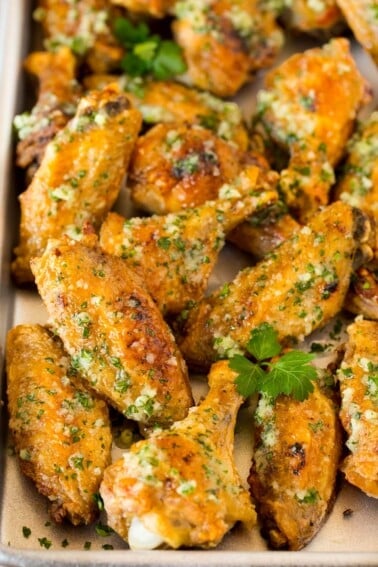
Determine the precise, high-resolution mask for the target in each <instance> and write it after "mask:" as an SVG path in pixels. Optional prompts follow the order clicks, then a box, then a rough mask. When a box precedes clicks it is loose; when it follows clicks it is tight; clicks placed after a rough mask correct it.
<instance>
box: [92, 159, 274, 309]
mask: <svg viewBox="0 0 378 567" xmlns="http://www.w3.org/2000/svg"><path fill="white" fill-rule="evenodd" d="M258 177H259V169H258V168H257V167H255V166H251V167H249V168H247V169H246V170H244V171H243V172H242V173H241V174H240V176H238V177H237V178H236V179H235V180H234V183H233V184H231V185H228V184H227V186H226V187H225V189H226V194H225V198H223V199H217V200H216V201H208V202H207V203H206V204H204V205H201V206H199V207H196V208H193V209H186V210H185V211H182V212H179V213H176V214H175V213H171V214H169V215H164V216H158V215H154V216H152V217H147V218H137V217H135V218H131V219H129V220H125V219H124V218H123V217H121V216H120V215H118V214H116V213H109V215H108V216H107V218H106V219H105V221H104V223H103V225H102V227H101V232H100V245H101V247H102V248H103V249H104V250H105V252H108V253H109V254H115V255H116V256H120V257H121V258H123V259H124V260H125V261H126V262H127V264H128V265H129V266H130V267H131V268H132V269H133V270H135V271H136V272H137V273H139V275H140V276H141V278H142V279H143V280H144V281H145V283H146V286H147V288H148V291H149V292H150V294H151V295H152V297H153V299H154V300H155V301H156V303H157V305H158V306H159V309H160V310H161V311H162V312H163V313H165V314H168V313H179V312H180V311H181V310H182V309H184V308H185V307H186V305H187V304H188V303H190V302H193V301H199V300H200V299H201V298H202V297H203V296H204V293H205V291H206V287H207V283H208V279H209V277H210V275H211V272H212V270H213V268H214V266H215V263H216V261H217V258H218V254H219V252H220V250H221V249H222V247H223V245H224V240H225V234H226V233H227V232H229V231H230V230H231V229H232V228H234V227H235V226H236V225H237V224H239V223H240V222H242V221H243V220H244V219H245V218H246V217H248V216H250V215H252V214H253V213H254V212H259V211H260V210H261V209H264V208H266V207H267V206H268V205H271V204H272V203H273V202H275V201H276V200H277V198H278V194H277V192H276V191H275V190H274V189H273V188H270V190H267V191H265V192H264V191H263V192H261V193H259V192H258V191H256V183H257V179H258ZM227 192H228V193H229V196H228V195H227ZM220 193H222V188H221V190H220Z"/></svg>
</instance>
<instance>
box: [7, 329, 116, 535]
mask: <svg viewBox="0 0 378 567" xmlns="http://www.w3.org/2000/svg"><path fill="white" fill-rule="evenodd" d="M6 362H7V375H8V408H9V414H10V422H9V427H10V430H11V432H12V436H13V440H14V443H15V449H16V453H17V454H18V456H19V459H20V466H21V470H22V472H23V473H25V474H26V475H27V476H29V477H30V478H31V479H32V480H33V481H34V482H35V484H36V486H37V489H38V490H39V492H41V493H42V494H43V495H44V496H47V497H48V499H49V500H50V503H51V504H50V513H51V516H52V518H53V519H54V520H55V521H56V522H58V523H60V522H62V520H63V519H64V518H67V519H68V520H70V521H71V522H72V523H73V524H74V525H78V524H88V523H90V522H92V521H93V520H94V519H95V517H96V515H97V511H98V510H97V505H96V504H95V501H94V499H93V495H94V494H95V493H97V492H98V489H99V486H100V482H101V479H102V475H103V472H104V469H105V467H107V466H108V465H109V464H110V450H111V445H112V436H111V431H110V421H109V415H108V408H107V406H106V404H105V402H103V401H102V400H100V399H97V398H96V396H94V395H92V394H90V393H89V392H88V391H87V390H86V389H85V387H84V386H83V384H82V383H81V381H80V379H79V378H78V377H76V376H74V375H73V374H72V371H71V366H70V358H69V356H68V355H67V354H66V352H65V351H64V349H63V346H62V344H61V342H60V340H59V338H58V337H56V336H54V335H53V334H52V333H51V332H50V331H49V330H48V329H46V328H44V327H42V326H40V325H19V326H17V327H14V328H13V329H12V330H11V331H9V333H8V338H7V353H6Z"/></svg>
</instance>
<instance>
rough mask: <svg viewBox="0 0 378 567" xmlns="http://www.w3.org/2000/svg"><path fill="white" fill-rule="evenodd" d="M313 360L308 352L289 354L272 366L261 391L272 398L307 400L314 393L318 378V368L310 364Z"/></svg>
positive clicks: (292, 352)
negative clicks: (314, 382) (285, 397)
mask: <svg viewBox="0 0 378 567" xmlns="http://www.w3.org/2000/svg"><path fill="white" fill-rule="evenodd" d="M313 358H314V356H313V355H312V354H309V353H306V352H301V351H295V350H293V351H291V352H287V353H286V354H284V355H283V356H282V357H281V358H280V359H279V360H278V361H277V362H274V363H273V364H272V365H271V367H270V371H269V372H268V373H267V374H266V375H265V376H264V379H263V381H262V383H261V391H262V392H264V393H265V394H267V395H268V396H270V397H271V398H276V397H277V396H279V395H280V394H286V395H287V396H290V395H292V396H293V398H294V399H295V400H299V401H302V400H305V399H306V398H307V397H308V395H309V394H310V393H311V392H313V391H314V385H313V384H312V380H315V379H316V377H317V372H316V368H315V367H314V366H312V365H311V364H309V363H310V362H311V360H312V359H313Z"/></svg>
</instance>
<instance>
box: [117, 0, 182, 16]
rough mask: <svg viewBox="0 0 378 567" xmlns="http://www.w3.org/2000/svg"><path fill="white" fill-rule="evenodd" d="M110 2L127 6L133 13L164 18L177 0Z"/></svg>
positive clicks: (122, 0) (123, 0) (118, 0)
mask: <svg viewBox="0 0 378 567" xmlns="http://www.w3.org/2000/svg"><path fill="white" fill-rule="evenodd" d="M110 2H111V3H112V4H115V5H116V6H122V7H123V8H127V10H129V12H132V13H133V12H135V13H136V14H146V15H148V16H152V17H154V18H163V17H164V16H166V15H167V14H169V11H170V10H171V8H172V6H173V5H174V4H175V2H176V0H110Z"/></svg>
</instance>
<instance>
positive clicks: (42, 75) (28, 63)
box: [15, 47, 81, 181]
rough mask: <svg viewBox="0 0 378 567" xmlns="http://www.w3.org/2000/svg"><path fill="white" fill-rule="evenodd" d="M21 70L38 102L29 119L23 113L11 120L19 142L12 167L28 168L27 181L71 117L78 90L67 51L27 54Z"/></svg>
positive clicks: (73, 58)
mask: <svg viewBox="0 0 378 567" xmlns="http://www.w3.org/2000/svg"><path fill="white" fill-rule="evenodd" d="M24 67H25V69H26V71H27V72H28V73H30V74H32V75H35V76H36V77H37V79H38V83H39V85H38V100H37V102H36V104H35V106H34V107H33V109H32V111H31V113H30V115H29V114H27V113H24V114H22V115H20V116H18V117H16V119H15V124H16V126H19V128H18V130H19V138H20V141H19V143H18V144H17V160H16V163H17V165H18V166H19V167H23V168H28V171H27V174H28V179H29V181H30V180H31V178H32V176H33V175H34V173H35V171H36V169H37V168H38V166H39V165H40V163H41V161H42V157H43V154H44V152H45V147H46V145H47V144H48V142H49V141H50V140H51V139H52V138H53V137H54V136H55V134H56V133H57V132H58V131H59V130H61V129H62V128H64V126H65V125H66V124H67V122H68V121H69V119H70V118H71V117H72V116H73V115H74V114H75V111H76V106H77V104H78V102H79V96H80V94H81V88H80V86H79V84H78V83H77V81H76V59H75V57H74V56H73V54H72V52H71V51H70V49H69V48H68V47H61V48H60V49H59V50H58V51H57V52H56V53H49V52H48V51H36V52H34V53H31V54H30V55H28V57H27V58H26V59H25V62H24Z"/></svg>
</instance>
